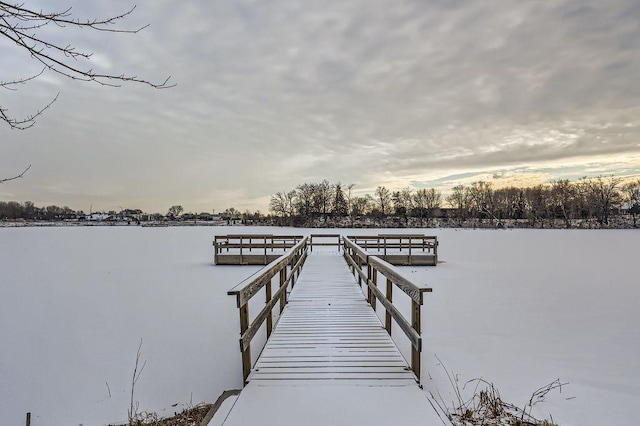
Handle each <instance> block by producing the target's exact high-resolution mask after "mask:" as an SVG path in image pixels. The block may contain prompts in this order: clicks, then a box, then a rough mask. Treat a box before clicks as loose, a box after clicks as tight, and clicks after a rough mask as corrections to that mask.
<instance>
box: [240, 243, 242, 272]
mask: <svg viewBox="0 0 640 426" xmlns="http://www.w3.org/2000/svg"><path fill="white" fill-rule="evenodd" d="M240 264H241V265H242V237H240Z"/></svg>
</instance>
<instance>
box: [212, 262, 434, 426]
mask: <svg viewBox="0 0 640 426" xmlns="http://www.w3.org/2000/svg"><path fill="white" fill-rule="evenodd" d="M224 415H226V417H225V418H224V419H220V418H218V419H215V418H214V420H215V424H216V425H218V424H220V425H224V426H252V425H278V426H288V425H296V426H298V425H331V426H338V425H350V426H351V425H357V424H362V425H407V426H408V425H423V426H429V425H438V424H441V420H440V419H439V417H438V416H437V414H436V412H435V411H434V409H433V408H432V407H431V405H430V403H429V401H428V400H427V398H426V395H425V393H424V392H423V391H422V389H420V387H419V386H418V384H417V383H416V380H415V376H414V374H413V372H412V371H411V369H410V368H409V366H408V365H407V362H406V361H405V359H404V358H403V356H402V355H401V353H400V352H399V350H398V348H397V347H396V345H395V344H394V342H393V341H392V340H391V338H390V337H389V335H388V333H387V332H386V331H385V328H384V326H383V325H382V324H381V322H380V320H379V319H378V317H377V315H376V314H375V312H374V311H373V309H371V306H370V305H369V303H368V302H367V300H366V299H365V297H364V295H363V293H362V290H361V289H360V287H359V286H358V285H357V284H356V282H355V280H354V278H353V276H352V275H351V273H350V271H349V268H348V267H347V264H346V263H345V261H344V259H343V258H342V257H341V256H339V255H336V254H333V255H332V254H326V253H318V254H312V255H310V256H309V257H308V259H307V260H306V263H305V266H304V268H303V269H302V272H301V274H300V276H299V278H298V280H297V282H296V285H295V287H294V288H293V290H292V292H291V295H290V297H289V299H288V304H287V306H286V308H285V309H284V311H283V313H282V315H281V317H280V318H279V320H278V323H277V325H276V327H275V329H274V331H273V333H272V334H271V337H270V338H269V340H268V342H267V344H266V346H265V348H264V349H263V351H262V353H261V355H260V357H259V359H258V361H257V362H256V364H255V366H254V367H253V369H252V371H251V374H250V375H249V377H248V384H247V385H246V386H245V388H244V389H243V390H242V392H241V393H240V395H239V396H238V399H237V400H236V401H235V403H234V404H233V407H232V408H231V410H230V411H229V412H228V413H224ZM212 424H213V423H212Z"/></svg>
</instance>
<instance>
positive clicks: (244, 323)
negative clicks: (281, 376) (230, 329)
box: [240, 303, 251, 385]
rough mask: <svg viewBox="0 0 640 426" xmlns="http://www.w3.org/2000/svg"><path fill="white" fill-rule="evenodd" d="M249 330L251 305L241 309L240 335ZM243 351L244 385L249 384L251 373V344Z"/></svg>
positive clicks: (246, 304) (245, 305)
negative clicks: (248, 379)
mask: <svg viewBox="0 0 640 426" xmlns="http://www.w3.org/2000/svg"><path fill="white" fill-rule="evenodd" d="M248 328H249V303H245V304H244V305H243V306H241V307H240V335H241V336H242V335H243V334H244V332H245V331H247V329H248ZM243 349H244V350H243V351H242V383H244V384H245V385H246V384H247V378H248V377H249V374H250V373H251V343H248V344H247V347H246V348H243Z"/></svg>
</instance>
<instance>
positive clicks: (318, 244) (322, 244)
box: [309, 234, 342, 251]
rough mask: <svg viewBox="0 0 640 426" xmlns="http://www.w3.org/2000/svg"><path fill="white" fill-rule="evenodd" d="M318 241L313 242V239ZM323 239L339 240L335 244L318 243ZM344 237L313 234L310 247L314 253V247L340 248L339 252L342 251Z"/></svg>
mask: <svg viewBox="0 0 640 426" xmlns="http://www.w3.org/2000/svg"><path fill="white" fill-rule="evenodd" d="M314 238H315V239H316V241H313V239H314ZM321 238H334V239H337V240H336V241H335V242H327V241H324V242H317V240H318V239H321ZM341 239H342V235H340V234H311V238H310V239H309V246H310V247H311V251H313V246H336V247H338V251H340V246H342V241H341Z"/></svg>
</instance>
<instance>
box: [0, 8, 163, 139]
mask: <svg viewBox="0 0 640 426" xmlns="http://www.w3.org/2000/svg"><path fill="white" fill-rule="evenodd" d="M135 9H136V7H135V6H133V7H132V8H131V9H129V10H127V11H126V12H124V13H121V14H119V15H116V16H112V17H107V18H102V19H86V20H81V19H80V18H77V17H74V16H73V14H72V9H71V8H68V9H65V10H63V11H61V12H44V11H42V10H40V11H38V10H33V9H30V8H28V7H25V5H24V3H7V2H2V1H0V36H2V37H4V38H5V39H7V40H9V41H10V42H12V43H13V44H15V46H16V47H17V48H18V49H20V50H22V51H25V52H26V53H28V54H29V56H30V57H31V58H32V59H34V60H36V61H37V62H39V63H40V64H41V65H42V67H43V68H42V71H40V72H39V73H38V74H35V75H33V76H30V77H25V78H18V79H15V80H13V81H6V82H3V81H0V88H5V89H9V90H17V88H16V86H18V85H21V84H26V83H28V82H30V81H32V80H34V79H36V78H38V77H39V76H40V75H42V73H43V72H44V71H45V70H48V71H52V72H55V73H57V74H59V75H62V76H64V77H67V78H70V79H72V80H80V81H89V82H94V83H98V84H100V85H103V86H112V87H119V86H120V85H121V84H122V83H140V84H145V85H147V86H150V87H153V88H155V89H165V88H169V87H173V86H175V84H170V83H169V80H170V78H171V76H169V77H167V78H165V79H164V80H162V81H158V82H152V81H150V80H146V79H144V78H141V77H138V76H137V75H128V74H109V73H102V72H99V71H94V70H93V68H90V67H83V64H82V61H85V60H86V61H88V60H90V58H91V56H92V55H93V53H92V52H86V51H78V50H76V48H75V47H74V46H73V44H71V43H67V44H65V43H59V42H56V41H53V40H49V39H46V38H45V37H41V36H39V34H38V32H39V30H42V29H43V28H44V27H47V26H52V25H53V26H57V27H59V28H60V31H61V32H64V30H65V29H68V28H84V29H90V30H94V31H100V32H110V33H126V34H136V33H138V32H140V31H142V30H143V29H145V28H146V27H147V26H148V25H145V26H142V27H139V28H134V29H126V28H121V27H118V25H119V24H120V23H121V22H122V21H123V20H124V19H125V18H127V17H128V16H129V15H131V14H132V13H133V11H134V10H135ZM67 32H69V31H67ZM57 97H58V96H57V95H56V97H55V98H54V99H53V100H52V101H51V102H49V103H48V104H47V105H46V106H45V107H43V108H40V109H39V110H37V111H36V113H34V114H32V115H29V116H27V117H25V118H14V117H12V116H11V115H9V114H8V112H7V111H8V109H7V108H3V107H1V106H0V120H2V121H4V122H5V123H7V124H8V125H9V127H11V128H12V129H19V130H24V129H28V128H30V127H32V126H33V125H34V124H35V118H36V117H38V116H39V115H41V114H42V113H43V112H44V111H45V110H46V109H48V108H49V107H50V106H51V105H52V104H53V103H54V102H55V101H56V99H57Z"/></svg>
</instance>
